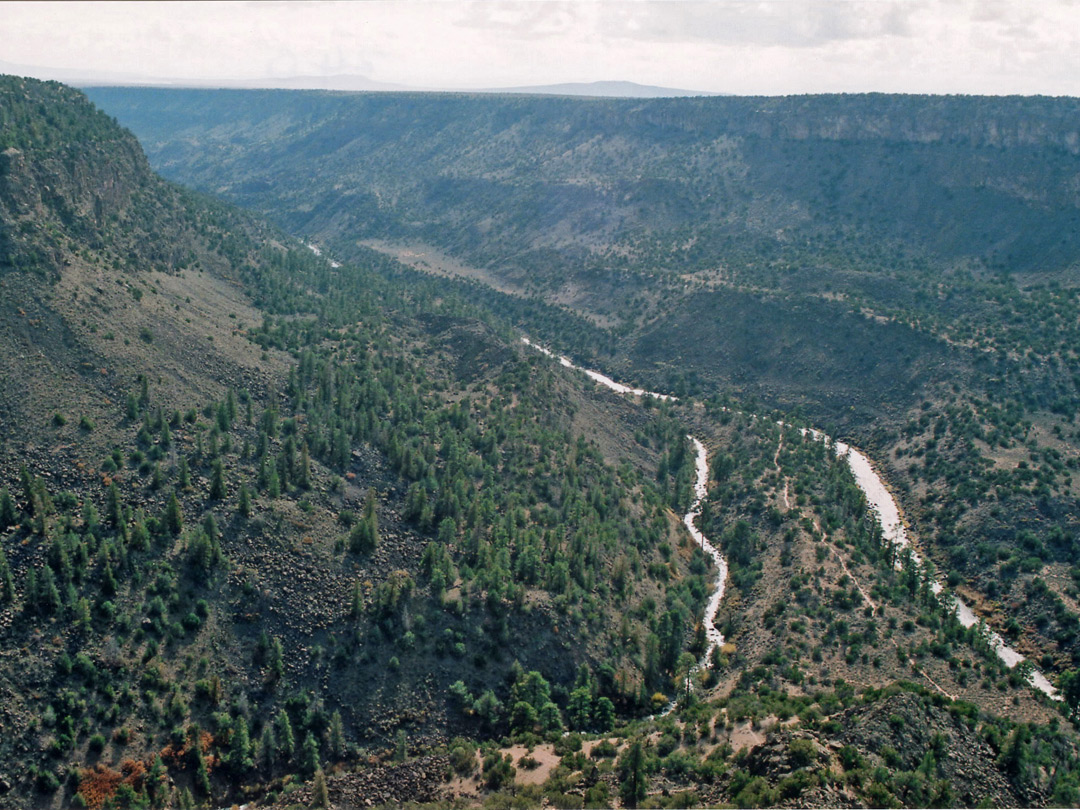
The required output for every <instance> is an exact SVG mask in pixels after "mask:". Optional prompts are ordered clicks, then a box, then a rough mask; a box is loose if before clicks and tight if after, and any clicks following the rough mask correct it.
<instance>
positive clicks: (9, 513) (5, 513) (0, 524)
mask: <svg viewBox="0 0 1080 810" xmlns="http://www.w3.org/2000/svg"><path fill="white" fill-rule="evenodd" d="M18 519H19V516H18V510H17V509H16V508H15V499H14V498H12V497H11V493H10V492H8V490H7V487H4V488H3V489H0V532H2V531H4V530H5V529H7V527H8V526H11V525H13V524H14V523H15V522H16V521H17V520H18Z"/></svg>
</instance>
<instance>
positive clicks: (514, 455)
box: [0, 77, 708, 807]
mask: <svg viewBox="0 0 1080 810" xmlns="http://www.w3.org/2000/svg"><path fill="white" fill-rule="evenodd" d="M0 97H2V98H3V99H4V103H3V104H2V105H0V109H2V110H3V112H4V117H3V119H2V122H3V125H2V127H0V139H2V142H3V143H4V144H7V146H6V149H7V152H6V153H5V161H6V162H5V164H4V167H5V173H4V176H3V184H2V186H0V234H2V235H3V239H2V240H0V243H2V244H3V245H4V254H3V257H4V258H3V266H2V275H0V284H2V285H3V295H2V296H0V359H2V362H0V368H3V374H4V378H3V382H4V385H3V392H2V397H3V400H2V405H3V407H2V409H0V690H2V693H3V709H2V713H3V714H2V718H0V722H2V723H3V729H4V734H3V737H2V739H0V761H2V762H3V770H2V772H0V777H2V781H0V806H6V807H29V806H39V807H45V806H49V807H56V806H66V805H68V804H69V803H70V804H79V803H85V804H86V805H89V806H92V807H99V806H102V805H103V803H104V802H105V801H106V800H109V799H112V800H114V801H115V802H117V803H118V804H119V805H121V806H126V805H135V804H145V803H153V804H155V805H156V806H160V805H163V804H168V803H172V804H182V805H186V804H187V803H189V802H191V801H193V800H198V801H199V802H224V801H231V800H233V799H234V798H235V799H236V800H240V799H241V798H242V797H245V796H256V795H259V794H261V793H263V792H266V791H273V790H278V789H280V788H281V787H282V785H283V784H287V783H288V782H289V781H291V780H293V779H295V778H296V776H298V775H299V776H302V777H310V776H311V775H312V774H313V773H314V772H315V771H316V770H317V769H318V768H319V765H320V764H325V765H326V766H327V767H328V768H329V767H330V766H331V765H336V764H339V763H350V764H352V765H354V766H357V765H360V766H362V765H363V764H364V763H366V762H367V758H368V757H369V756H374V755H381V754H383V753H387V752H389V751H390V750H391V743H392V741H398V742H397V744H398V745H399V746H402V747H404V748H405V749H406V750H415V749H416V748H417V747H420V746H430V745H433V744H436V743H438V742H439V741H440V740H445V739H446V737H447V735H448V734H449V733H450V732H451V731H454V730H463V731H468V732H472V733H484V734H492V735H494V734H502V733H504V732H506V731H508V730H510V729H515V730H518V731H527V732H528V733H533V732H534V731H542V730H544V729H556V728H561V727H562V725H563V724H564V723H566V724H568V725H572V726H575V727H590V728H592V727H597V728H604V727H610V726H611V724H612V723H613V722H614V719H615V716H616V711H619V712H621V713H625V714H634V713H638V712H640V711H641V710H643V709H644V708H646V707H649V706H651V705H652V704H651V697H652V694H653V692H655V691H656V690H657V689H669V688H670V676H671V673H672V672H673V671H674V666H675V660H674V659H675V658H677V656H678V654H679V652H680V651H681V650H682V649H684V647H685V645H686V644H687V643H688V642H690V640H691V634H692V625H693V623H692V621H691V619H692V617H693V616H694V615H695V613H696V611H698V610H699V609H700V605H701V603H702V601H703V599H704V595H705V590H706V586H705V578H706V576H707V574H708V570H707V566H706V565H705V563H704V562H703V560H702V559H700V555H695V554H694V553H693V549H692V548H691V547H690V546H689V544H688V537H687V535H686V534H685V532H684V531H682V530H681V527H680V524H679V522H678V520H677V518H676V516H675V513H674V512H673V508H674V507H676V506H678V505H679V504H680V503H681V502H682V501H683V500H684V499H685V497H686V487H685V486H684V485H683V484H684V483H685V481H686V480H688V476H689V470H688V469H686V468H687V465H688V464H689V463H690V461H689V459H686V463H684V464H682V465H679V464H673V463H665V466H664V469H665V475H664V477H663V480H662V481H661V482H660V483H659V484H656V483H653V482H654V480H655V477H656V473H657V470H658V468H659V464H660V457H661V455H663V454H666V453H668V452H669V451H670V450H671V449H672V448H682V447H683V446H684V444H685V442H684V440H683V435H682V431H681V428H680V427H679V425H678V424H677V423H676V422H675V421H674V419H672V418H671V416H670V415H669V414H667V413H666V412H654V413H642V412H641V411H639V410H637V409H630V408H628V407H627V406H626V404H625V403H611V402H608V401H605V399H604V398H603V397H600V398H597V396H596V394H595V393H594V392H592V391H591V390H590V389H589V388H587V387H585V386H584V385H583V384H582V383H581V382H579V381H574V380H568V379H564V378H562V377H561V376H559V375H557V374H555V373H553V370H552V369H550V368H548V367H547V366H545V365H544V364H538V363H537V362H536V358H535V357H533V356H530V355H525V354H523V353H522V352H521V350H520V349H519V345H518V343H517V341H516V338H514V337H513V336H512V335H510V334H508V333H507V332H506V331H505V329H504V328H503V327H501V326H500V325H499V324H498V322H497V321H494V320H493V319H491V318H490V316H489V315H488V314H487V313H485V312H484V311H483V310H482V309H480V308H479V307H478V306H477V305H476V303H475V302H474V301H470V300H469V298H468V291H467V290H464V291H458V292H453V291H449V290H447V289H446V288H445V287H439V286H435V285H432V284H431V283H430V282H427V281H426V280H425V279H424V278H423V277H421V276H417V275H416V274H414V273H412V272H410V271H408V270H407V269H406V268H403V267H401V266H400V265H396V264H394V263H392V262H389V261H385V260H380V259H378V257H375V258H374V259H372V260H371V261H370V262H369V263H368V265H366V266H362V267H361V266H355V265H347V266H340V265H338V264H336V263H331V262H329V261H327V260H326V259H323V258H320V257H318V256H316V255H315V254H314V253H313V252H312V251H310V250H308V249H307V248H306V247H304V246H302V245H300V244H299V243H297V242H295V241H293V240H291V239H289V238H288V237H285V236H284V235H282V234H280V233H278V232H276V231H274V230H273V229H272V228H270V227H269V226H266V225H264V224H260V223H259V222H257V221H255V220H253V219H251V218H249V217H247V216H245V215H243V214H241V213H238V212H236V211H233V210H231V209H229V208H227V207H224V206H222V205H220V204H217V203H214V202H212V201H210V200H206V199H203V198H200V197H197V196H195V195H192V194H190V193H188V192H185V191H183V190H182V189H179V188H177V187H175V186H172V185H170V184H168V183H166V182H164V181H162V180H161V179H159V178H157V177H156V176H155V175H153V174H152V173H151V172H150V171H149V169H148V168H147V166H146V162H145V159H144V158H143V157H142V154H141V152H140V150H139V148H138V146H137V144H136V143H135V141H134V139H133V137H132V136H131V135H130V134H129V133H127V132H126V131H124V130H121V129H120V128H119V127H117V126H116V125H115V123H114V122H112V121H111V120H110V119H109V118H108V117H107V116H105V115H103V114H102V113H100V112H99V111H97V110H96V109H95V108H94V107H93V106H92V105H91V104H90V103H89V102H88V101H87V100H86V99H85V98H84V97H83V96H81V95H80V94H78V93H76V92H74V91H71V90H70V89H68V88H65V87H62V86H60V85H57V84H53V83H41V82H36V81H32V80H28V79H16V78H11V77H3V78H0ZM597 413H602V414H603V415H604V418H603V419H602V420H601V419H598V418H597V417H596V414H597ZM635 435H636V436H638V437H646V436H647V437H648V439H647V440H645V439H644V438H643V439H642V442H638V443H636V444H635V439H634V436H635ZM605 454H606V455H607V458H605ZM624 457H625V458H626V459H627V460H628V463H625V464H619V462H621V461H622V460H623V458H624ZM680 458H682V456H681V455H680ZM616 464H619V466H616ZM673 549H677V550H678V553H673ZM645 572H648V573H647V574H646V573H645ZM648 639H653V640H654V641H653V642H652V643H654V644H656V645H657V648H658V649H661V651H662V655H661V656H660V657H659V658H654V659H650V661H649V662H648V666H646V661H645V660H644V659H645V657H644V655H643V649H642V647H643V645H644V644H645V642H646V640H648ZM661 642H662V646H661V645H660V643H661ZM585 673H587V674H588V677H589V679H590V683H592V684H594V687H593V690H592V691H591V692H590V694H589V701H588V705H590V706H592V705H594V704H595V706H596V707H597V709H596V711H595V712H593V711H591V710H587V711H585V713H584V714H581V713H580V712H579V713H578V714H577V715H575V716H574V718H573V719H571V718H570V717H569V716H567V717H566V718H565V719H564V712H566V710H567V703H568V699H569V693H570V691H571V689H572V688H573V685H574V683H575V680H576V679H578V678H581V677H584V674H585ZM519 704H520V705H519ZM193 797H194V799H193Z"/></svg>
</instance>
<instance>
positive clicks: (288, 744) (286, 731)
mask: <svg viewBox="0 0 1080 810" xmlns="http://www.w3.org/2000/svg"><path fill="white" fill-rule="evenodd" d="M274 726H275V736H276V737H277V752H278V754H279V758H280V759H281V760H283V761H284V760H288V759H291V758H292V755H293V751H294V749H295V748H296V740H295V738H294V737H293V730H292V723H291V722H290V721H289V715H288V714H286V713H285V710H284V709H282V710H281V711H279V712H278V715H277V720H276V721H275V723H274Z"/></svg>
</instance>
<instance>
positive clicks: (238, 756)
mask: <svg viewBox="0 0 1080 810" xmlns="http://www.w3.org/2000/svg"><path fill="white" fill-rule="evenodd" d="M253 764H254V763H253V762H252V761H251V738H250V736H249V735H248V725H247V721H246V720H245V719H244V716H243V715H240V716H239V717H237V718H236V723H235V724H234V725H233V733H232V737H231V739H230V740H229V767H230V768H232V770H233V772H234V773H238V774H241V773H244V772H246V771H248V770H249V769H250V768H251V767H252V765H253Z"/></svg>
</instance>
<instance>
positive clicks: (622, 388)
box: [521, 337, 1061, 713]
mask: <svg viewBox="0 0 1080 810" xmlns="http://www.w3.org/2000/svg"><path fill="white" fill-rule="evenodd" d="M521 340H522V342H523V343H525V345H527V346H531V347H532V348H534V349H536V350H537V351H539V352H542V353H543V354H545V355H547V356H548V357H552V358H555V359H557V360H558V361H559V363H560V365H562V366H564V367H566V368H571V369H576V370H578V371H581V372H582V373H584V374H586V375H588V377H589V378H591V379H592V380H594V381H595V382H597V383H599V384H600V385H603V386H605V387H606V388H610V389H611V390H612V391H616V392H618V393H620V394H632V395H634V396H639V397H652V398H654V399H661V400H672V401H674V400H675V399H677V398H676V397H674V396H671V395H670V394H659V393H656V392H654V391H646V390H644V389H642V388H634V387H632V386H629V385H624V384H623V383H620V382H616V381H615V380H613V379H611V378H610V377H608V376H606V375H604V374H601V373H600V372H598V371H592V370H590V369H586V368H582V367H581V366H577V365H575V364H574V363H573V362H572V361H571V360H570V359H569V358H568V357H564V356H562V355H557V354H555V353H554V352H552V351H551V350H549V349H546V348H544V347H543V346H540V345H538V344H536V343H534V342H533V341H531V340H529V339H528V338H527V337H523V338H522V339H521ZM777 424H779V425H780V427H787V425H785V424H784V423H783V422H778V423H777ZM800 430H801V433H802V435H803V436H807V435H809V436H810V437H811V438H813V439H814V440H815V441H823V442H825V443H827V444H831V445H832V446H833V448H834V450H835V451H836V454H837V456H842V457H844V459H845V460H846V461H847V465H848V467H849V468H850V470H851V474H852V475H853V476H854V478H855V483H856V484H857V485H858V487H859V489H861V490H862V492H863V495H864V496H865V497H866V502H867V504H868V505H869V506H870V508H871V509H872V510H873V511H874V513H875V514H876V515H877V519H878V523H879V524H880V526H881V532H882V535H883V537H884V538H885V539H886V540H888V541H889V542H891V543H893V544H894V545H896V547H897V548H901V549H903V548H909V549H911V553H912V558H913V560H914V561H915V562H916V564H918V565H920V566H921V567H922V568H923V572H924V576H925V575H926V573H925V572H926V567H925V566H924V565H923V563H922V559H921V557H920V556H919V554H918V552H916V551H915V550H914V548H912V546H911V539H910V538H909V537H908V534H907V531H906V530H905V528H904V522H903V520H902V519H901V517H900V508H899V507H898V506H897V504H896V500H895V499H894V498H893V496H892V493H891V492H889V489H888V487H886V486H885V482H884V481H883V480H882V478H881V476H880V475H878V474H877V471H876V470H875V469H874V466H873V464H871V463H870V459H869V458H867V457H866V455H865V454H864V453H862V452H861V451H860V450H858V449H856V448H854V447H852V446H851V445H849V444H846V443H845V442H837V441H833V440H832V439H831V438H830V437H829V436H826V435H825V434H824V433H822V432H821V431H819V430H814V429H812V428H801V429H800ZM687 438H688V439H689V440H690V442H691V443H692V444H693V445H694V449H695V452H696V457H695V473H696V476H695V482H694V499H693V502H692V503H691V505H690V511H689V512H687V513H686V515H684V516H683V523H684V524H685V525H686V528H687V530H688V531H689V532H690V535H691V536H692V537H693V538H694V542H696V543H698V545H700V546H701V548H702V549H703V550H704V551H705V553H707V554H709V555H710V556H711V557H712V558H713V562H714V563H715V564H716V569H717V577H716V582H715V584H714V587H713V593H712V596H710V597H709V601H708V603H707V604H706V606H705V616H704V623H705V632H706V636H707V638H708V642H709V643H708V646H707V648H706V650H705V655H704V656H703V657H702V659H701V662H700V663H699V664H698V666H699V667H703V666H707V665H708V660H709V655H710V654H711V653H712V651H713V649H714V648H715V647H717V646H720V645H722V644H723V643H724V637H723V635H722V634H721V633H720V631H719V630H717V629H716V627H715V624H714V621H715V619H716V614H717V612H718V611H719V609H720V602H721V600H722V599H723V598H724V590H725V587H726V585H727V570H728V569H727V560H725V559H724V556H723V555H722V554H721V553H720V551H719V550H718V549H717V548H716V547H715V546H713V545H712V543H710V542H709V540H708V538H706V537H705V535H704V534H703V533H702V532H701V530H699V529H698V528H697V525H696V523H695V521H696V520H697V518H698V517H699V516H700V515H701V505H702V503H704V501H705V498H706V495H707V494H708V487H707V484H708V477H709V466H708V456H707V453H706V450H705V446H704V445H703V444H702V443H701V441H700V440H698V439H697V438H695V437H694V436H687ZM901 564H902V562H901V561H898V562H897V565H898V566H899V565H901ZM931 590H932V591H933V592H934V593H935V594H940V593H941V592H942V591H943V590H944V585H942V583H941V580H939V579H934V580H933V582H932V583H931ZM948 598H950V599H952V600H953V610H954V612H955V614H956V617H957V618H958V619H959V620H960V624H961V625H963V626H964V627H974V626H975V625H977V624H979V623H980V621H981V620H980V619H979V618H978V616H976V615H975V612H974V611H973V610H972V609H971V607H970V606H969V605H968V604H967V603H965V602H964V601H963V600H962V599H960V598H959V597H958V596H956V595H955V594H949V596H948ZM983 628H984V633H985V634H986V641H987V643H988V644H989V646H990V648H991V649H992V650H993V651H994V652H995V653H996V654H997V656H998V658H1000V659H1001V661H1002V662H1003V663H1004V664H1005V666H1007V667H1008V668H1010V669H1012V668H1013V667H1015V666H1017V665H1018V664H1020V663H1021V662H1022V661H1024V660H1025V658H1024V656H1023V655H1021V654H1020V653H1019V652H1017V651H1016V650H1014V649H1013V648H1012V647H1010V646H1009V645H1008V644H1006V643H1005V640H1004V639H1003V638H1002V637H1001V635H1000V634H998V633H996V632H994V631H993V630H990V629H989V628H987V627H986V626H985V625H983ZM1027 680H1028V683H1029V684H1031V686H1032V687H1034V688H1035V689H1038V690H1039V691H1040V692H1042V693H1044V694H1045V695H1047V696H1049V697H1050V698H1051V699H1052V700H1061V696H1060V695H1059V694H1058V691H1057V689H1055V688H1054V685H1053V684H1051V683H1050V681H1049V679H1048V678H1047V677H1046V676H1045V675H1044V674H1043V673H1042V672H1040V671H1039V670H1038V669H1036V668H1034V667H1032V668H1031V670H1030V672H1029V673H1028V677H1027ZM670 709H671V707H668V711H670ZM665 713H666V712H665Z"/></svg>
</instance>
